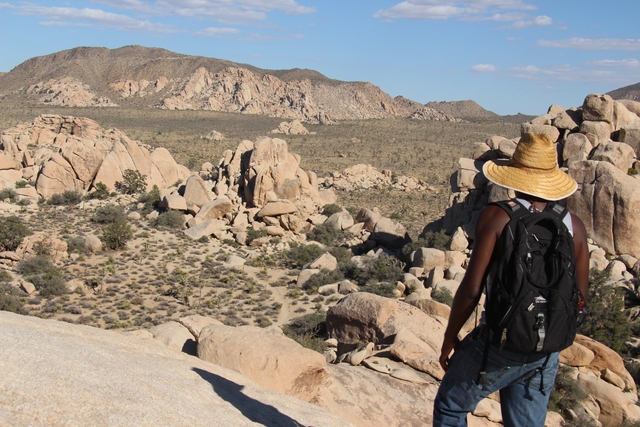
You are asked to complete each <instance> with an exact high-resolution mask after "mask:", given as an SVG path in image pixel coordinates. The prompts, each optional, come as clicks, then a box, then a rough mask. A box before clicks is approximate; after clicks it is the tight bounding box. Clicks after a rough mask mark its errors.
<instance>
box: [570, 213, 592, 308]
mask: <svg viewBox="0 0 640 427" xmlns="http://www.w3.org/2000/svg"><path fill="white" fill-rule="evenodd" d="M571 223H572V225H573V243H574V245H575V253H576V276H577V280H578V289H579V290H580V292H581V293H582V297H583V298H584V302H585V303H586V302H587V299H588V298H589V245H588V244H587V229H586V228H585V226H584V223H583V222H582V220H581V219H580V218H578V217H577V216H575V215H573V214H572V215H571Z"/></svg>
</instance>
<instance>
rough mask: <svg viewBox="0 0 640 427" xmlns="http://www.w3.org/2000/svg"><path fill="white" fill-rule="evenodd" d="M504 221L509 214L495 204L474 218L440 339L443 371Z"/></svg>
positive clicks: (476, 296)
mask: <svg viewBox="0 0 640 427" xmlns="http://www.w3.org/2000/svg"><path fill="white" fill-rule="evenodd" d="M507 222H509V215H508V214H507V213H506V212H505V211H504V209H502V208H501V207H499V206H495V205H489V206H487V207H486V208H485V209H484V210H483V211H482V213H481V214H480V217H479V218H478V223H477V224H476V229H475V240H474V245H473V252H472V253H471V259H470V260H469V267H468V268H467V272H466V273H465V275H464V279H462V283H460V286H459V287H458V290H457V291H456V295H455V296H454V298H453V304H452V305H451V313H450V314H449V322H448V324H447V329H446V331H445V333H444V340H443V342H442V350H441V352H440V365H441V366H442V369H444V370H445V371H446V370H447V368H448V367H449V356H450V355H451V352H452V351H454V350H455V348H456V347H457V346H458V343H459V342H460V340H459V339H458V333H459V332H460V329H461V328H462V326H464V324H465V322H466V321H467V319H468V318H469V316H470V315H471V313H472V312H473V310H474V309H475V308H476V306H477V305H478V301H479V300H480V296H481V295H482V287H483V284H484V278H485V275H486V273H487V268H488V266H489V263H490V262H491V256H492V254H493V248H494V247H495V245H496V242H497V240H498V238H499V237H500V234H501V233H502V229H503V228H504V226H505V225H506V224H507Z"/></svg>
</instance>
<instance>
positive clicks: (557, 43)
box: [536, 37, 640, 50]
mask: <svg viewBox="0 0 640 427" xmlns="http://www.w3.org/2000/svg"><path fill="white" fill-rule="evenodd" d="M536 45H537V46H542V47H555V48H559V49H577V50H640V39H584V38H579V37H573V38H570V39H565V40H538V41H537V42H536Z"/></svg>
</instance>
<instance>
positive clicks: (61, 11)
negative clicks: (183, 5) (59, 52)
mask: <svg viewBox="0 0 640 427" xmlns="http://www.w3.org/2000/svg"><path fill="white" fill-rule="evenodd" d="M18 13H20V14H22V15H29V16H43V17H47V18H49V19H52V20H53V22H57V23H58V24H59V25H60V24H64V23H67V24H73V23H80V24H82V23H85V24H86V23H90V24H94V25H99V26H101V27H104V28H113V29H118V30H123V31H145V32H152V33H174V32H176V29H175V28H174V27H173V26H172V25H166V24H158V23H153V22H149V21H140V20H137V19H134V18H131V17H130V16H127V15H120V14H116V13H111V12H105V11H103V10H99V9H88V8H85V9H77V8H73V7H44V6H36V5H26V6H22V7H21V8H20V9H19V12H18ZM53 22H48V23H47V25H52V24H53Z"/></svg>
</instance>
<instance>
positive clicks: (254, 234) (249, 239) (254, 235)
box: [247, 228, 269, 245]
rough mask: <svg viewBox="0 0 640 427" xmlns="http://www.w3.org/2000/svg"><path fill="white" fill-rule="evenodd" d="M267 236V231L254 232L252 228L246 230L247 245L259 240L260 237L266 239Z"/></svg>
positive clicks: (262, 229)
mask: <svg viewBox="0 0 640 427" xmlns="http://www.w3.org/2000/svg"><path fill="white" fill-rule="evenodd" d="M268 235H269V234H268V233H267V230H266V229H264V228H261V229H259V230H254V229H253V228H250V229H248V230H247V245H249V244H251V242H253V241H254V240H256V239H259V238H261V237H266V236H268Z"/></svg>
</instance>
